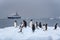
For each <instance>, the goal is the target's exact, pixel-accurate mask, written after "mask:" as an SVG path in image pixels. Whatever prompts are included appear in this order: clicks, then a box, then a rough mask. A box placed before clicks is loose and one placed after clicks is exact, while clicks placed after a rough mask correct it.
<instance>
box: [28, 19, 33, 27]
mask: <svg viewBox="0 0 60 40" xmlns="http://www.w3.org/2000/svg"><path fill="white" fill-rule="evenodd" d="M32 24H33V19H31V20H30V23H29V27H32Z"/></svg>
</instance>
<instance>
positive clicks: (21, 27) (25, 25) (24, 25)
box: [19, 20, 27, 32]
mask: <svg viewBox="0 0 60 40" xmlns="http://www.w3.org/2000/svg"><path fill="white" fill-rule="evenodd" d="M23 27H25V28H26V27H27V22H26V21H25V20H23V22H22V24H21V25H20V28H19V29H20V32H22V29H23Z"/></svg>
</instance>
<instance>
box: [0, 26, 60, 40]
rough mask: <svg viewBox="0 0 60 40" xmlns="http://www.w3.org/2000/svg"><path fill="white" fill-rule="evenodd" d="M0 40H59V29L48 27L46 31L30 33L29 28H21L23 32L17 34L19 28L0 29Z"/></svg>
mask: <svg viewBox="0 0 60 40" xmlns="http://www.w3.org/2000/svg"><path fill="white" fill-rule="evenodd" d="M0 40H60V28H59V27H58V28H57V30H54V28H53V27H48V30H47V31H43V29H36V30H35V32H34V33H33V32H32V29H31V28H30V27H27V28H23V32H22V33H21V32H19V28H15V27H8V28H4V29H0Z"/></svg>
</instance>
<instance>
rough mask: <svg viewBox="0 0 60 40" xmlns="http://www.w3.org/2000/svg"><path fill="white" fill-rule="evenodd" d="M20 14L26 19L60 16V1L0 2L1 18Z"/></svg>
mask: <svg viewBox="0 0 60 40" xmlns="http://www.w3.org/2000/svg"><path fill="white" fill-rule="evenodd" d="M16 12H18V14H19V15H20V16H22V17H24V18H27V17H33V18H48V17H59V16H60V0H0V18H4V17H7V16H8V15H11V14H14V13H16Z"/></svg>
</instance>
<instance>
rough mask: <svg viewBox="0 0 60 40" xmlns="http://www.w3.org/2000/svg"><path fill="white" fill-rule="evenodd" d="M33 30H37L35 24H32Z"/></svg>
mask: <svg viewBox="0 0 60 40" xmlns="http://www.w3.org/2000/svg"><path fill="white" fill-rule="evenodd" d="M32 31H33V32H34V31H35V25H34V24H32Z"/></svg>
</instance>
